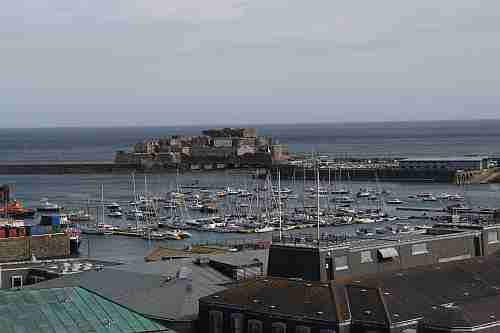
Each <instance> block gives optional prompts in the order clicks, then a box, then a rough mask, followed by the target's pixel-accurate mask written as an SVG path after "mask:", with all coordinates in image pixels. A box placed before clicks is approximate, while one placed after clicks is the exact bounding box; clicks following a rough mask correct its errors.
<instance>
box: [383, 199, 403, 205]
mask: <svg viewBox="0 0 500 333" xmlns="http://www.w3.org/2000/svg"><path fill="white" fill-rule="evenodd" d="M386 203H387V204H388V205H401V204H402V203H403V201H401V200H399V199H389V200H387V201H386Z"/></svg>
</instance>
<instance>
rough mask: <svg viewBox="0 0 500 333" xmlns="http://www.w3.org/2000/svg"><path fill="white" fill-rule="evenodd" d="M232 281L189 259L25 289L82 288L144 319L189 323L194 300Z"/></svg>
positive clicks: (107, 271) (119, 268) (67, 278)
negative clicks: (124, 307) (140, 315)
mask: <svg viewBox="0 0 500 333" xmlns="http://www.w3.org/2000/svg"><path fill="white" fill-rule="evenodd" d="M229 282H232V280H231V279H230V278H228V277H226V276H225V275H223V274H222V273H219V272H218V271H216V270H215V269H213V268H211V267H209V266H207V265H196V264H194V263H193V260H192V259H175V260H169V261H158V262H153V263H137V264H130V265H119V266H114V267H108V268H105V269H103V270H101V271H87V272H83V273H81V274H74V275H68V276H64V277H61V278H57V279H53V280H48V281H44V282H41V283H38V284H36V285H32V286H29V288H34V289H42V288H54V287H70V286H74V287H82V288H85V289H88V290H90V291H92V292H94V293H96V294H98V295H100V296H102V297H105V298H107V299H110V300H112V301H113V302H116V303H118V304H121V305H123V306H126V307H127V308H129V309H131V310H133V311H136V312H138V313H140V314H142V315H144V316H146V317H148V318H157V319H163V320H174V321H175V320H191V319H194V318H196V317H197V315H198V299H199V298H200V297H203V296H206V295H210V294H212V293H215V292H219V291H221V290H224V289H225V287H224V284H226V283H229Z"/></svg>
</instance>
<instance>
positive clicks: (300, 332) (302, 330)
mask: <svg viewBox="0 0 500 333" xmlns="http://www.w3.org/2000/svg"><path fill="white" fill-rule="evenodd" d="M295 333H311V329H310V328H309V327H307V326H297V327H295Z"/></svg>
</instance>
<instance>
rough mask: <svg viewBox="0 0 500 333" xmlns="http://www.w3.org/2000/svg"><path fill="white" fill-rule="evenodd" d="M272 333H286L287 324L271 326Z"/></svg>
mask: <svg viewBox="0 0 500 333" xmlns="http://www.w3.org/2000/svg"><path fill="white" fill-rule="evenodd" d="M271 327H272V330H271V332H272V333H286V324H285V323H273V325H272V326H271Z"/></svg>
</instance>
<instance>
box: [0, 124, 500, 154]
mask: <svg viewBox="0 0 500 333" xmlns="http://www.w3.org/2000/svg"><path fill="white" fill-rule="evenodd" d="M256 127H258V133H259V135H265V136H273V137H275V138H276V139H277V140H278V141H279V142H280V143H286V144H288V145H289V147H290V151H292V152H310V151H312V150H314V151H316V152H321V153H325V154H330V155H332V156H364V157H382V156H383V157H394V156H396V157H400V156H417V155H418V156H439V155H445V156H452V155H455V156H460V155H467V154H481V155H500V131H499V130H498V129H499V128H500V120H476V121H439V122H397V123H396V122H386V123H346V124H296V125H261V126H256ZM205 128H206V127H130V128H57V129H1V130H0V161H6V160H8V161H15V160H24V161H27V160H86V161H109V160H111V159H112V158H113V153H114V152H115V151H116V150H119V149H125V148H127V146H128V145H130V144H133V143H136V142H139V141H142V140H144V139H147V138H158V137H162V136H167V135H171V134H187V135H197V134H200V133H201V130H203V129H205Z"/></svg>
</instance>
